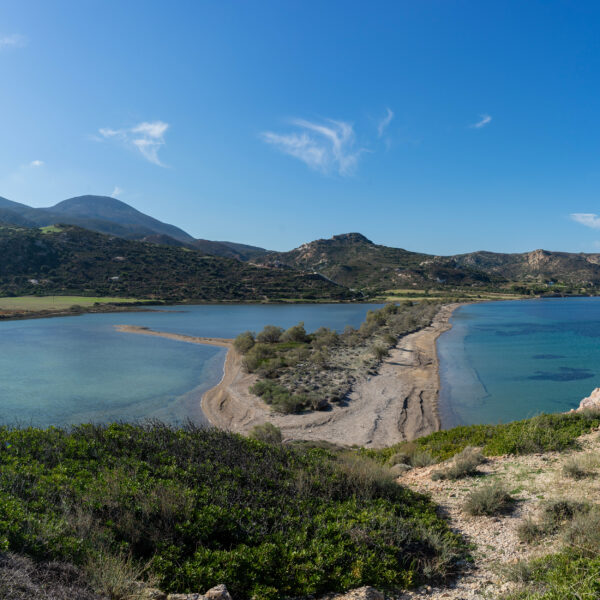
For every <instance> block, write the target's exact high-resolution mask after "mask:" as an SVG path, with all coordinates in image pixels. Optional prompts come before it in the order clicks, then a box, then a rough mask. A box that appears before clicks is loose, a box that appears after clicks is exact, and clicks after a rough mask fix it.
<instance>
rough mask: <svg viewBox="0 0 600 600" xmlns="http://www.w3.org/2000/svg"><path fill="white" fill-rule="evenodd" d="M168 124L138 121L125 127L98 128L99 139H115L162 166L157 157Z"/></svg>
mask: <svg viewBox="0 0 600 600" xmlns="http://www.w3.org/2000/svg"><path fill="white" fill-rule="evenodd" d="M167 129H169V124H168V123H164V122H163V121H152V122H146V121H144V122H143V123H139V124H138V125H135V126H134V127H129V128H126V129H110V128H102V129H99V130H98V131H99V133H100V136H101V138H100V139H116V140H119V141H121V142H123V143H125V144H127V145H130V146H133V147H134V148H137V150H139V152H140V153H141V154H142V156H143V157H144V158H145V159H146V160H147V161H149V162H151V163H153V164H155V165H158V166H160V167H164V166H165V165H164V164H163V163H162V162H161V161H160V159H159V157H158V151H159V150H160V149H161V148H162V146H164V145H165V133H166V132H167ZM96 139H97V138H96Z"/></svg>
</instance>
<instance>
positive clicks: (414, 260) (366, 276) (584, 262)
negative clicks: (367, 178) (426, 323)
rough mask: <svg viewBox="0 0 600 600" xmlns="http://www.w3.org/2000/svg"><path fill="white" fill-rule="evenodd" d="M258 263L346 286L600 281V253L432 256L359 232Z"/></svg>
mask: <svg viewBox="0 0 600 600" xmlns="http://www.w3.org/2000/svg"><path fill="white" fill-rule="evenodd" d="M253 262H255V263H257V264H263V265H270V266H274V267H277V266H280V267H281V266H287V267H292V268H295V269H298V270H302V271H306V272H317V273H321V274H322V275H325V276H326V277H328V278H330V279H331V280H332V281H335V282H337V283H340V284H342V285H345V286H348V287H350V288H355V289H361V290H366V291H370V292H381V291H384V290H393V289H398V288H407V287H408V288H410V287H411V286H412V287H421V288H423V287H425V288H440V289H444V288H446V289H448V288H450V289H451V288H457V287H462V288H465V287H469V288H487V289H492V288H496V289H500V288H503V289H517V290H519V291H528V290H534V291H552V289H555V290H559V291H560V290H564V288H565V287H566V288H568V290H567V291H570V292H578V291H580V288H588V289H589V288H591V289H595V288H596V287H598V286H600V255H598V254H574V253H568V252H550V251H547V250H534V251H532V252H525V253H521V254H501V253H494V252H471V253H468V254H459V255H455V256H434V255H430V254H422V253H418V252H410V251H408V250H403V249H401V248H391V247H388V246H381V245H378V244H374V243H373V242H371V241H370V240H368V239H367V238H366V237H364V236H363V235H361V234H359V233H348V234H343V235H335V236H333V237H332V238H330V239H321V240H316V241H314V242H310V243H307V244H303V245H302V246H300V247H299V248H296V249H294V250H291V251H289V252H270V253H268V254H266V255H263V256H259V257H257V258H255V259H253Z"/></svg>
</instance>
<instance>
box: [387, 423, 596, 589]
mask: <svg viewBox="0 0 600 600" xmlns="http://www.w3.org/2000/svg"><path fill="white" fill-rule="evenodd" d="M580 443H581V449H580V450H577V451H571V452H563V453H557V452H550V453H545V454H534V455H529V456H521V457H515V456H500V457H493V458H489V459H487V461H486V462H485V463H484V464H482V465H481V466H480V467H478V470H479V471H480V474H479V475H477V476H475V477H468V478H465V479H460V480H457V481H448V480H442V481H433V480H432V479H431V474H432V473H433V472H434V471H436V470H439V469H440V465H434V466H430V467H424V468H418V469H412V470H410V471H408V472H406V473H405V474H404V475H401V476H400V477H399V479H398V482H399V483H401V484H402V485H406V486H408V487H410V488H411V489H413V490H416V491H419V492H423V493H426V494H430V495H431V497H432V499H433V501H434V502H436V503H437V504H438V505H439V506H440V510H441V511H442V512H443V513H444V514H445V515H446V516H447V517H448V519H449V520H450V523H451V526H452V528H453V529H454V530H455V531H456V532H458V533H460V534H461V535H462V536H464V538H465V539H466V540H467V542H468V543H469V544H470V545H471V548H472V549H471V555H472V558H473V562H472V564H470V565H469V564H465V565H464V571H463V572H462V573H461V574H459V575H458V577H457V578H456V580H455V581H453V582H451V583H449V584H448V585H446V586H439V587H429V586H428V587H425V588H421V589H418V590H415V591H411V592H405V593H403V594H396V595H390V596H386V597H387V598H388V599H390V600H391V599H394V600H409V599H414V598H425V597H427V598H431V599H434V600H438V599H439V600H442V599H447V600H490V599H493V598H497V597H499V596H501V595H502V594H504V593H506V592H509V591H511V590H513V589H515V587H516V585H517V584H515V583H511V582H507V579H506V576H505V575H504V574H503V573H502V570H503V568H506V567H507V566H510V565H514V564H516V563H517V562H518V561H520V560H523V559H531V558H534V557H537V556H542V555H545V554H549V553H551V552H553V551H555V550H556V549H557V547H558V543H559V541H558V539H557V537H556V536H550V537H547V538H545V539H541V540H539V541H537V542H536V543H535V544H533V545H529V544H527V543H525V542H522V541H520V540H519V537H518V534H517V528H518V527H519V525H520V524H521V523H522V522H523V521H524V519H526V518H527V517H536V516H537V515H538V513H539V512H540V510H541V508H542V507H543V505H544V503H546V502H547V501H549V500H556V499H564V498H568V499H569V500H575V501H581V502H588V503H589V502H592V503H593V502H600V476H599V475H600V431H595V432H593V433H591V434H588V435H585V436H583V437H582V438H580ZM573 457H577V458H580V459H583V460H584V461H585V463H586V464H587V465H588V466H589V468H590V469H591V475H590V476H588V477H583V478H580V479H577V480H575V479H573V478H572V477H571V476H568V475H566V474H565V473H564V472H563V465H564V464H565V462H566V461H569V460H570V459H572V458H573ZM492 481H498V482H501V483H502V484H503V485H504V486H505V488H506V489H507V490H508V491H509V492H510V493H511V495H512V496H513V497H514V498H515V499H516V503H515V505H514V510H513V511H512V512H510V513H508V514H504V515H501V516H495V517H485V516H480V517H472V516H468V515H467V514H466V513H465V511H464V510H463V505H464V502H465V499H466V497H467V495H468V494H469V493H470V492H471V491H472V490H474V489H477V488H478V487H480V486H483V485H486V484H488V483H490V482H492Z"/></svg>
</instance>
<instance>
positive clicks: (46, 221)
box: [0, 196, 266, 260]
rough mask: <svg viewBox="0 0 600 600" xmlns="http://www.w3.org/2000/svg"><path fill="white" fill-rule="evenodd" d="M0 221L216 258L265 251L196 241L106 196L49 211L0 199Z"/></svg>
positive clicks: (79, 198) (81, 198)
mask: <svg viewBox="0 0 600 600" xmlns="http://www.w3.org/2000/svg"><path fill="white" fill-rule="evenodd" d="M0 221H3V222H5V223H10V224H12V225H18V226H20V227H45V226H47V225H54V224H56V223H64V224H68V225H76V226H78V227H83V228H85V229H89V230H91V231H97V232H99V233H106V234H108V235H116V236H119V237H122V238H124V239H129V240H142V241H147V242H151V243H156V244H165V245H169V246H183V245H187V246H188V247H189V248H194V249H198V250H201V251H202V252H205V253H208V254H214V255H216V256H225V257H229V258H237V259H239V260H248V259H249V258H254V257H256V256H259V255H260V254H264V253H265V252H266V250H264V249H262V248H255V247H254V246H245V245H243V244H236V243H233V242H211V241H208V240H195V239H194V238H193V237H192V236H191V235H190V234H188V233H186V232H185V231H183V230H182V229H180V228H179V227H175V226H174V225H169V224H168V223H163V222H162V221H159V220H157V219H154V218H153V217H150V216H148V215H145V214H144V213H142V212H140V211H139V210H136V209H135V208H133V207H132V206H129V205H128V204H126V203H125V202H122V201H121V200H117V199H116V198H111V197H109V196H77V197H75V198H69V199H68V200H63V201H62V202H59V203H58V204H56V205H55V206H50V207H48V208H32V207H31V206H27V205H26V204H21V203H19V202H13V201H12V200H8V199H6V198H1V197H0Z"/></svg>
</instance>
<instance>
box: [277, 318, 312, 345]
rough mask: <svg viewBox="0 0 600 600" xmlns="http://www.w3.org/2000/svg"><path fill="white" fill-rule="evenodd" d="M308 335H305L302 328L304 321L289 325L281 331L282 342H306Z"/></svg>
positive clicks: (304, 330)
mask: <svg viewBox="0 0 600 600" xmlns="http://www.w3.org/2000/svg"><path fill="white" fill-rule="evenodd" d="M308 339H309V338H308V336H307V335H306V329H304V323H303V322H300V323H298V325H294V326H293V327H290V328H289V329H287V330H286V331H284V332H283V334H282V336H281V341H282V342H307V341H308Z"/></svg>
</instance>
